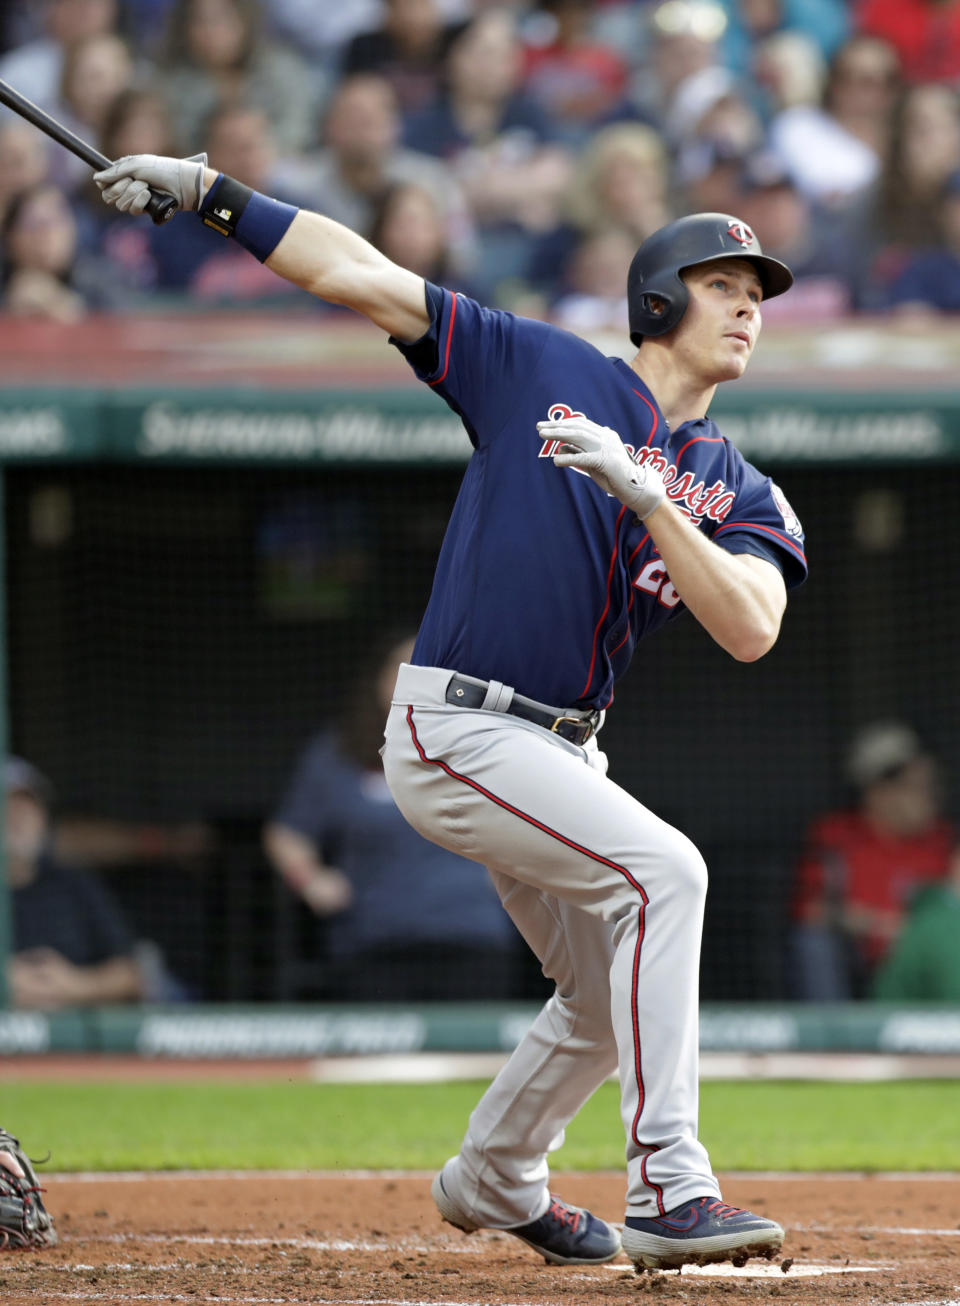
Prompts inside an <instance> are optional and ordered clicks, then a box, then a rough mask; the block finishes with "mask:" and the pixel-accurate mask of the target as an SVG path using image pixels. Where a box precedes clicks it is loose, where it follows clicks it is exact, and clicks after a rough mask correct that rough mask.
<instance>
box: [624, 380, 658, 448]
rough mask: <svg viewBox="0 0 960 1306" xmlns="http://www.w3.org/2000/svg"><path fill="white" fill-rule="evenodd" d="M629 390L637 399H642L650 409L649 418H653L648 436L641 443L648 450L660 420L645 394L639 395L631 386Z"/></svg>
mask: <svg viewBox="0 0 960 1306" xmlns="http://www.w3.org/2000/svg"><path fill="white" fill-rule="evenodd" d="M630 389H631V390H633V393H634V394H635V395H636V396H637V398H638V399H642V400H643V402H644V403H645V404H646V405H647V407H648V408H649V409H650V416H651V417H652V418H653V425H652V426H651V428H650V434H649V435H648V436H647V438H646V439H645V440H644V442H643V445H644V448H645V449H649V447H650V441H651V440H652V439H653V437H654V436H655V435H656V433H657V427H658V426H659V425H660V418H659V416H658V414H657V410H656V409H655V408H654V406H653V404H652V403H651V402H650V400H649V399H648V398H647V396H646V395H645V394H641V392H640V391H639V390H636V389H634V387H633V386H631V387H630Z"/></svg>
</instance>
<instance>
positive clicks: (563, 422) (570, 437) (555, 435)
mask: <svg viewBox="0 0 960 1306" xmlns="http://www.w3.org/2000/svg"><path fill="white" fill-rule="evenodd" d="M537 433H538V435H540V436H541V438H542V439H544V440H559V441H561V442H562V444H563V446H564V448H563V449H562V451H561V452H560V453H557V454H554V456H553V465H554V467H577V468H579V469H580V471H583V472H586V473H587V475H588V476H590V477H592V479H593V480H594V481H596V483H597V485H599V486H600V488H601V490H606V492H607V494H612V495H613V497H614V498H615V499H619V500H620V502H621V503H622V504H625V505H626V507H628V508H630V509H631V511H633V512H635V513H636V515H637V516H638V517H640V518H641V519H642V518H644V517H649V516H650V514H651V513H652V512H653V510H654V509H655V508H659V507H660V505H661V503H663V500H664V498H665V497H666V493H667V492H666V489H665V488H664V484H663V479H662V477H661V476H660V473H659V472H658V471H657V470H656V469H655V468H653V467H649V466H647V465H644V466H638V464H637V463H635V462H634V461H633V459H632V458H631V457H630V455H629V454H628V453H627V451H626V449H625V448H624V445H623V441H622V440H621V439H620V437H619V435H618V434H617V433H616V431H614V430H611V428H610V427H609V426H598V425H597V423H596V422H591V421H590V418H589V417H563V418H560V419H559V420H557V421H553V422H537Z"/></svg>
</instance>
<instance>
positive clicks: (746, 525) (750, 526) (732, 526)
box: [713, 521, 807, 564]
mask: <svg viewBox="0 0 960 1306" xmlns="http://www.w3.org/2000/svg"><path fill="white" fill-rule="evenodd" d="M738 526H739V527H742V528H743V529H745V530H751V531H766V533H767V534H768V535H772V536H773V538H774V539H775V540H779V541H780V543H781V544H786V545H787V546H788V547H789V548H791V549H793V551H794V553H796V554H798V555H799V556H800V557H801V558H802V559H803V562H804V564H806V561H807V559H806V556H805V554H804V552H803V549H801V548H800V545H799V544H794V542H793V540H791V539H790V537H789V535H784V534H783V533H782V532H781V531H775V530H773V529H772V528H771V527H769V526H760V525H758V524H757V523H756V522H752V521H725V522H724V523H723V525H722V526H721V527H720V529H719V530H717V531H714V533H713V538H714V539H716V538H717V536H718V535H721V534H722V533H723V532H724V531H734V530H736V529H737V527H738Z"/></svg>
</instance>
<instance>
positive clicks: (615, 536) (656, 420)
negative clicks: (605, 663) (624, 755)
mask: <svg viewBox="0 0 960 1306" xmlns="http://www.w3.org/2000/svg"><path fill="white" fill-rule="evenodd" d="M630 388H631V390H633V393H634V394H635V395H636V396H637V398H638V399H641V400H642V401H643V402H644V403H645V404H646V405H647V407H648V408H649V409H650V416H651V417H652V418H653V424H652V425H651V427H650V434H649V435H648V436H647V438H646V440H645V441H644V447H645V448H649V446H650V441H651V440H652V439H653V437H654V436H655V435H656V433H657V427H658V426H659V425H660V418H659V416H658V414H657V410H656V408H654V406H653V404H652V403H651V402H650V400H649V399H648V398H647V397H646V395H644V394H641V393H640V391H639V390H634V388H633V386H631V387H630ZM625 512H626V508H625V507H624V508H621V509H620V514H619V516H618V517H617V524H616V527H615V528H614V532H613V552H612V553H611V554H610V567H609V570H608V571H607V601H606V603H605V604H604V605H603V611H602V612H601V613H600V620H599V621H598V622H597V626H596V629H595V630H594V632H593V647H592V649H591V650H590V670H589V671H588V672H587V683H586V684H585V685H584V687H583V689H581V691H580V693H579V694H578V695H577V698H583V697H584V695H585V694H586V692H587V690H588V689H589V688H590V682H591V681H592V680H593V669H594V667H595V666H596V665H597V641H598V640H599V638H600V631H601V630H602V629H603V623H604V621H605V620H606V617H607V613H608V612H609V611H610V587H611V585H612V583H613V568H614V565H615V564H616V561H617V553H618V551H619V547H620V546H619V539H620V523H621V522H622V521H623V514H624V513H625ZM638 547H639V546H638ZM630 597H631V599H632V597H633V595H631V596H630ZM628 611H629V609H628ZM624 638H626V636H624ZM622 642H623V641H621V643H622ZM619 647H620V645H619V644H618V645H617V648H619ZM612 702H613V695H612V694H611V696H610V699H609V703H612ZM609 703H608V706H609Z"/></svg>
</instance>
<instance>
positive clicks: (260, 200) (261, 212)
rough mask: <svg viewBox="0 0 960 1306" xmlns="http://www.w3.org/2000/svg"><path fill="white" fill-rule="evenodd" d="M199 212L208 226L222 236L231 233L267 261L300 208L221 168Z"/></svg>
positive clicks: (240, 242) (262, 261)
mask: <svg viewBox="0 0 960 1306" xmlns="http://www.w3.org/2000/svg"><path fill="white" fill-rule="evenodd" d="M199 212H200V218H201V220H202V222H203V224H204V226H205V227H210V228H211V230H213V231H216V232H219V234H220V235H221V236H232V237H233V238H234V240H236V242H237V244H238V245H242V246H243V248H244V249H247V250H249V251H250V253H251V254H253V256H254V257H255V258H258V259H259V260H260V262H261V263H266V261H267V259H268V258H269V257H270V255H271V254H272V253H273V251H274V250H275V249H276V248H277V246H278V245H279V244H280V241H281V240H282V239H283V237H284V236H285V235H286V232H287V228H288V227H289V226H290V223H291V222H292V221H293V220H294V218H295V217H296V216H297V212H298V210H297V209H296V208H294V206H293V205H292V204H282V203H281V202H280V200H274V199H271V198H270V196H269V195H261V194H260V192H259V191H256V190H251V189H250V187H249V186H244V185H243V183H242V182H239V181H236V180H235V179H234V178H233V177H228V176H226V175H225V174H224V173H222V172H221V173H220V175H219V176H218V177H217V180H216V181H215V182H214V183H213V185H212V186H211V187H210V189H209V190H208V191H207V193H206V195H205V196H204V197H203V199H202V201H201V202H200V209H199Z"/></svg>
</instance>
